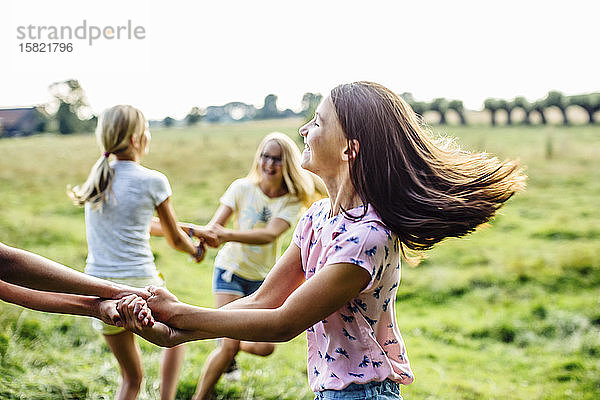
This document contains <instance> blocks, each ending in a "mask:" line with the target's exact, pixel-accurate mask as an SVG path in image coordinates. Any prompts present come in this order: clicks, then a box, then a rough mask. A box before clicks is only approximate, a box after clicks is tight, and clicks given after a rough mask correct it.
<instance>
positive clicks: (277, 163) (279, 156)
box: [258, 140, 283, 181]
mask: <svg viewBox="0 0 600 400" xmlns="http://www.w3.org/2000/svg"><path fill="white" fill-rule="evenodd" d="M258 167H259V170H260V173H261V180H263V179H264V180H269V181H271V180H273V181H282V180H283V174H282V169H283V152H282V151H281V146H279V144H278V143H277V142H276V141H274V140H271V141H269V142H267V144H265V147H264V148H263V149H262V152H261V154H260V159H259V161H258Z"/></svg>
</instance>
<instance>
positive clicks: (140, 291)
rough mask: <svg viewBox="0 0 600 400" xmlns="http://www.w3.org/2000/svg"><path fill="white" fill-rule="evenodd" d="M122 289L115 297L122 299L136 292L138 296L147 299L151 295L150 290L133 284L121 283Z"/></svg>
mask: <svg viewBox="0 0 600 400" xmlns="http://www.w3.org/2000/svg"><path fill="white" fill-rule="evenodd" d="M119 286H120V289H119V291H118V292H117V294H116V295H114V296H113V299H117V300H118V299H121V298H123V297H125V296H129V295H132V294H135V295H136V296H139V297H141V298H142V299H144V300H145V299H147V298H148V297H150V292H148V291H147V290H146V289H144V288H136V287H133V286H126V285H119Z"/></svg>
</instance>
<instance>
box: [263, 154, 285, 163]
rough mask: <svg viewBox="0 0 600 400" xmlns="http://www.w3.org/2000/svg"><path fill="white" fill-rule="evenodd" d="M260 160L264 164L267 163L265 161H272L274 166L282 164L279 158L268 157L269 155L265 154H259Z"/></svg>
mask: <svg viewBox="0 0 600 400" xmlns="http://www.w3.org/2000/svg"><path fill="white" fill-rule="evenodd" d="M260 158H261V159H262V160H263V161H264V162H267V161H269V160H271V161H273V164H275V165H281V164H282V162H283V161H282V159H281V157H275V156H270V155H268V154H265V153H263V154H261V155H260Z"/></svg>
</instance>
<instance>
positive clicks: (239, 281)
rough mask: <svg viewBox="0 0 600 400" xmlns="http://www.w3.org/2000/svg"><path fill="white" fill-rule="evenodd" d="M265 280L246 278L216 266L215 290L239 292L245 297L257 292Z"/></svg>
mask: <svg viewBox="0 0 600 400" xmlns="http://www.w3.org/2000/svg"><path fill="white" fill-rule="evenodd" d="M263 282H264V281H251V280H248V279H244V278H242V277H241V276H238V275H236V274H234V273H233V272H231V271H228V270H226V269H222V268H218V267H215V273H214V275H213V291H214V292H215V293H229V294H237V295H240V296H242V297H244V296H249V295H251V294H252V293H254V292H256V290H257V289H258V288H259V287H260V285H261V284H262V283H263Z"/></svg>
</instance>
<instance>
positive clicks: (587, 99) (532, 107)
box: [401, 90, 600, 126]
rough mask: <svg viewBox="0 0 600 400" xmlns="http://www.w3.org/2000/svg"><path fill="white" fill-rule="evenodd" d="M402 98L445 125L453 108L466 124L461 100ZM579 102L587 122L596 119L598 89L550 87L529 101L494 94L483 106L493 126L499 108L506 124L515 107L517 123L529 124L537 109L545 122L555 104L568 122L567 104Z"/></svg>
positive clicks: (599, 107) (599, 102)
mask: <svg viewBox="0 0 600 400" xmlns="http://www.w3.org/2000/svg"><path fill="white" fill-rule="evenodd" d="M401 96H402V98H403V99H404V100H406V101H407V102H408V104H409V105H410V106H411V107H412V109H413V110H414V111H415V112H416V113H417V114H419V115H423V114H424V113H426V112H428V111H434V112H436V113H437V114H438V115H439V120H438V123H439V124H441V125H444V124H446V123H447V118H446V117H447V114H448V112H449V111H450V110H453V111H454V112H456V114H457V115H458V117H459V119H460V123H461V125H467V123H468V121H467V118H466V117H465V108H464V106H463V102H462V101H460V100H447V99H444V98H437V99H434V100H433V101H431V102H423V101H416V100H415V99H414V97H413V96H412V94H411V93H403V94H402V95H401ZM571 106H578V107H580V108H581V109H583V110H584V111H585V112H586V113H587V115H588V124H594V123H596V119H595V116H594V114H595V113H596V112H598V111H600V93H588V94H578V95H574V96H565V95H564V94H563V93H561V92H559V91H555V90H552V91H550V92H548V94H547V95H546V97H544V98H542V99H539V100H536V101H533V102H530V101H528V100H527V99H526V98H525V97H523V96H518V97H515V98H514V99H512V100H504V99H497V98H488V99H485V101H484V102H483V109H484V110H486V111H488V112H489V114H490V122H491V124H492V126H496V125H497V124H498V122H497V119H496V116H497V113H498V111H504V112H505V113H506V124H507V125H512V124H513V118H512V113H513V111H515V110H517V109H521V110H522V111H523V114H524V116H523V120H522V121H520V123H522V124H524V125H530V124H531V123H532V121H531V117H532V115H533V114H535V113H537V114H538V115H539V118H540V122H541V123H542V124H544V125H546V124H547V123H548V119H547V116H546V114H547V112H548V110H549V109H550V108H552V107H556V108H558V109H559V110H560V112H561V114H562V123H563V124H564V125H569V124H570V123H571V122H570V121H569V118H568V115H567V108H568V107H571Z"/></svg>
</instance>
